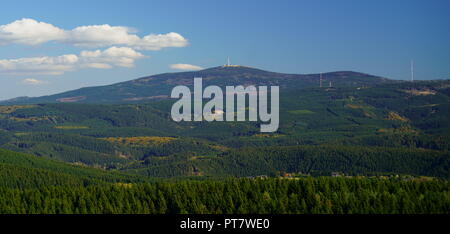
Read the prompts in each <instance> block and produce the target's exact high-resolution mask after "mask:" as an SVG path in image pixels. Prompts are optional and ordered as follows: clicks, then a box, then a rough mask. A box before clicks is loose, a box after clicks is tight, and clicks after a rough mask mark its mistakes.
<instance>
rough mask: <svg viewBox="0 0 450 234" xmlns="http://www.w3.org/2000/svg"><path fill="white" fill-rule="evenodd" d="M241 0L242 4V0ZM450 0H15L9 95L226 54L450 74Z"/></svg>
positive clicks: (400, 75) (5, 26) (312, 69)
mask: <svg viewBox="0 0 450 234" xmlns="http://www.w3.org/2000/svg"><path fill="white" fill-rule="evenodd" d="M237 3H239V4H237ZM448 12H450V2H449V1H446V0H431V1H420V0H411V1H387V0H382V1H356V0H344V1H332V0H321V1H313V0H308V1H294V0H292V1H288V0H284V1H256V0H249V1H239V2H238V1H237V0H236V1H232V0H230V1H207V0H199V1H190V2H187V1H181V0H178V1H175V0H174V1H152V2H151V3H150V2H149V1H143V0H142V1H139V0H135V1H126V2H125V1H76V2H64V3H61V2H55V1H39V3H38V2H36V1H14V2H5V3H3V4H2V14H1V15H0V80H1V81H0V82H1V84H2V85H1V86H0V100H4V99H9V98H14V97H18V96H42V95H50V94H54V93H59V92H63V91H67V90H73V89H77V88H81V87H87V86H97V85H106V84H112V83H117V82H121V81H126V80H131V79H135V78H138V77H143V76H148V75H153V74H158V73H164V72H176V71H188V70H198V69H203V68H209V67H215V66H219V65H222V64H224V63H226V58H227V56H230V57H231V62H232V63H233V64H239V65H246V66H251V67H255V68H260V69H264V70H268V71H276V72H281V73H298V74H306V73H319V72H331V71H342V70H351V71H357V72H363V73H369V74H373V75H377V76H382V77H388V78H392V79H409V75H410V73H409V69H410V68H409V66H410V60H411V59H413V60H414V61H415V78H416V79H424V80H428V79H446V78H450V66H449V65H450V64H449V62H450V44H449V43H448V42H449V41H450V15H449V14H448Z"/></svg>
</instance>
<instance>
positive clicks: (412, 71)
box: [411, 59, 414, 82]
mask: <svg viewBox="0 0 450 234" xmlns="http://www.w3.org/2000/svg"><path fill="white" fill-rule="evenodd" d="M413 81H414V60H412V59H411V82H413Z"/></svg>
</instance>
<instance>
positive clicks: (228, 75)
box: [0, 66, 395, 105]
mask: <svg viewBox="0 0 450 234" xmlns="http://www.w3.org/2000/svg"><path fill="white" fill-rule="evenodd" d="M194 77H202V78H203V82H204V85H218V86H221V87H223V86H226V85H244V86H246V85H256V86H260V85H278V86H280V88H281V89H282V90H283V89H298V88H307V87H318V86H319V84H320V81H319V80H320V75H319V74H306V75H300V74H283V73H276V72H269V71H264V70H260V69H256V68H250V67H244V66H230V67H222V66H221V67H213V68H209V69H205V70H201V71H194V72H178V73H164V74H158V75H152V76H148V77H143V78H139V79H135V80H130V81H126V82H121V83H117V84H112V85H106V86H98V87H87V88H81V89H77V90H73V91H68V92H64V93H60V94H55V95H50V96H42V97H36V98H29V97H19V98H14V99H10V100H6V101H2V102H0V104H2V105H12V104H36V103H59V102H76V103H136V102H142V101H151V100H159V99H164V98H167V97H168V96H169V95H170V92H171V90H172V88H173V87H175V86H177V85H187V86H192V84H193V78H194ZM322 78H323V81H322V83H323V86H324V87H325V86H326V87H328V86H330V85H331V86H333V87H365V86H373V85H376V84H384V83H395V82H394V81H392V80H389V79H386V78H381V77H377V76H373V75H368V74H364V73H358V72H352V71H340V72H330V73H324V74H322Z"/></svg>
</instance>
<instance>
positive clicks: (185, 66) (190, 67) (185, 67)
mask: <svg viewBox="0 0 450 234" xmlns="http://www.w3.org/2000/svg"><path fill="white" fill-rule="evenodd" d="M170 68H172V69H176V70H188V71H189V70H192V71H193V70H201V69H203V68H202V67H200V66H196V65H191V64H185V63H178V64H171V65H170Z"/></svg>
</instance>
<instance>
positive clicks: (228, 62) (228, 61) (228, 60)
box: [227, 56, 231, 66]
mask: <svg viewBox="0 0 450 234" xmlns="http://www.w3.org/2000/svg"><path fill="white" fill-rule="evenodd" d="M230 65H231V64H230V57H229V56H228V57H227V66H230Z"/></svg>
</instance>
